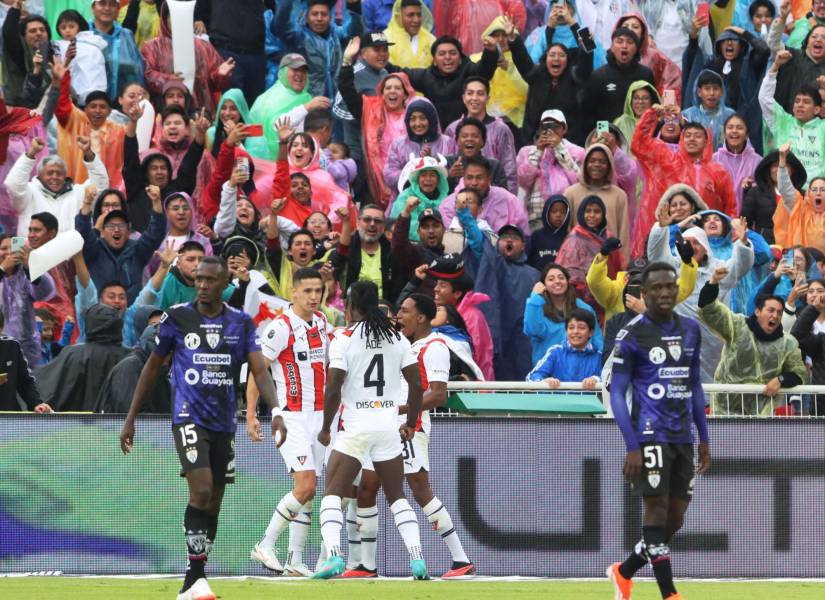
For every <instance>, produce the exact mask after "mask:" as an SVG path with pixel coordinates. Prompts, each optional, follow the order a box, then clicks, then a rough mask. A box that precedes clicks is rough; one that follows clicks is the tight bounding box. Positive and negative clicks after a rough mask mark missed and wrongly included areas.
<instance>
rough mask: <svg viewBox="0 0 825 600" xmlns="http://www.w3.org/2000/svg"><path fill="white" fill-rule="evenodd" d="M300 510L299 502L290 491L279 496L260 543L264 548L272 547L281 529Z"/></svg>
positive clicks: (284, 527)
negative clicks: (279, 499)
mask: <svg viewBox="0 0 825 600" xmlns="http://www.w3.org/2000/svg"><path fill="white" fill-rule="evenodd" d="M300 512H301V503H300V502H298V499H297V498H295V496H294V495H293V494H292V492H289V493H288V494H287V495H286V496H284V497H283V498H281V501H280V502H278V506H276V507H275V512H274V513H272V519H271V520H270V521H269V527H267V528H266V533H265V534H264V538H263V539H262V540H261V544H260V545H261V546H263V547H264V548H274V547H275V542H276V541H277V540H278V537H279V536H280V535H281V533H282V532H283V530H284V529H286V527H287V525H289V523H290V522H291V521H292V520H293V519H294V518H295V517H297V516H298V514H299V513H300Z"/></svg>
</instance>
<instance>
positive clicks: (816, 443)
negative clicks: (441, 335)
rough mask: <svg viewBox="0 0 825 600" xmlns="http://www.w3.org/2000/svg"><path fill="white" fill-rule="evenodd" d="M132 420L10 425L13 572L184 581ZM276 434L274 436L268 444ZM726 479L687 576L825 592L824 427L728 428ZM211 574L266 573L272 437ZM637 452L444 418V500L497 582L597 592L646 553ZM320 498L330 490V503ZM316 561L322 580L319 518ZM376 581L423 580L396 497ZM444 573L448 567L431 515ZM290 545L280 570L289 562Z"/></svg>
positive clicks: (239, 495) (174, 494) (241, 475)
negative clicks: (801, 583) (562, 582)
mask: <svg viewBox="0 0 825 600" xmlns="http://www.w3.org/2000/svg"><path fill="white" fill-rule="evenodd" d="M122 422H123V419H122V417H119V416H80V415H78V416H73V415H61V416H54V417H49V418H36V417H33V416H31V415H11V414H7V415H2V416H0V532H2V533H0V572H28V571H42V570H59V571H63V572H64V573H77V574H80V573H83V574H154V573H181V572H182V570H183V568H184V562H185V546H184V540H183V535H182V533H181V524H182V515H183V510H184V507H185V506H186V485H185V482H184V480H183V479H181V478H180V477H179V474H178V473H179V463H178V459H177V457H176V455H175V453H174V451H173V440H172V432H171V425H170V420H169V418H168V417H148V416H147V417H140V418H139V419H138V424H137V437H136V446H135V448H134V450H133V452H132V454H131V455H129V456H128V457H124V456H123V455H122V454H121V452H120V449H119V444H118V434H119V431H120V427H121V424H122ZM266 429H267V426H266V424H264V430H265V431H266ZM710 433H711V436H712V450H713V466H712V468H711V471H710V472H709V473H708V474H707V475H705V476H703V477H699V478H697V482H696V495H695V499H694V501H693V503H692V506H691V508H690V510H689V512H688V515H687V521H686V524H685V528H684V529H683V531H682V532H681V533H680V534H679V535H678V536H677V538H676V540H675V541H674V543H673V552H674V566H675V571H676V575H677V576H678V577H698V578H703V577H822V576H823V573H825V559H823V555H822V553H821V552H819V551H818V549H819V548H821V544H822V540H823V539H825V514H823V511H822V510H821V502H822V498H823V497H825V421H822V420H816V419H810V420H803V419H793V420H791V419H784V420H783V419H764V420H757V419H734V418H732V419H718V420H712V421H711V423H710ZM236 450H237V452H236V454H237V461H236V462H237V483H236V484H234V485H233V486H231V487H230V489H228V491H227V494H226V497H225V500H224V507H223V511H222V513H221V520H220V527H219V531H218V539H217V543H216V546H215V549H214V551H213V553H212V555H211V556H210V558H209V565H208V572H209V573H210V574H213V575H218V574H222V575H250V574H264V573H265V572H264V570H263V569H262V568H261V567H260V566H259V565H253V564H251V563H250V561H249V551H250V549H251V548H252V546H253V545H254V544H255V542H257V541H258V539H259V538H260V536H261V535H262V533H263V531H264V529H265V528H266V525H267V523H268V521H269V518H270V515H271V512H272V510H273V508H274V507H275V505H276V504H277V502H278V500H279V499H280V497H281V496H282V495H283V494H285V493H286V492H287V491H288V490H289V489H290V484H291V480H290V478H289V477H288V475H287V473H286V471H285V468H284V465H283V462H282V461H281V459H280V456H279V455H278V454H277V452H276V450H275V448H274V445H273V444H272V441H271V438H268V440H267V442H266V443H261V444H253V443H252V442H250V441H249V438H248V437H247V434H246V431H245V425H244V423H243V422H241V423H239V426H238V435H237V439H236ZM623 459H624V447H623V444H622V442H621V439H620V436H619V433H618V431H617V429H616V426H615V424H614V423H613V422H612V421H611V420H609V419H552V418H544V419H537V418H495V417H492V418H491V417H487V418H474V417H447V418H434V419H433V432H432V436H431V450H430V460H431V466H432V472H431V481H432V485H433V489H434V491H435V493H436V494H437V495H438V496H439V497H440V498H441V500H443V501H444V503H445V504H446V505H447V507H448V509H449V510H450V512H451V514H452V518H453V521H454V522H455V525H456V529H457V530H458V532H459V535H460V536H461V540H462V542H463V544H464V547H465V549H466V551H467V554H468V555H469V556H470V557H471V559H472V560H473V561H474V562H475V563H476V565H477V566H478V571H479V573H480V574H483V575H501V576H503V575H525V576H549V577H599V576H601V575H603V573H604V568H605V565H607V564H609V563H610V562H612V561H615V560H618V559H621V558H622V557H624V556H625V555H626V553H627V551H628V550H629V549H630V548H631V547H632V545H633V544H634V543H635V542H636V541H637V539H638V538H639V536H640V516H639V515H640V511H639V501H638V499H637V498H635V497H633V496H631V495H630V494H629V492H628V490H627V487H626V486H625V484H624V483H623V482H622V478H621V466H622V461H623ZM319 493H320V490H319ZM318 504H319V499H316V511H315V514H314V515H313V525H312V532H311V535H310V539H309V544H308V547H307V551H306V554H305V557H306V562H307V563H308V564H310V566H313V565H314V563H315V559H316V557H317V553H318V549H319V542H320V535H319V531H318V520H317V506H318ZM379 506H381V521H380V531H379V546H378V568H379V570H380V572H381V573H382V574H385V575H390V576H405V575H408V574H409V570H408V559H407V555H406V552H405V550H404V548H403V545H402V542H401V539H400V536H399V535H398V532H397V531H396V529H395V527H394V525H393V523H392V519H391V516H389V515H388V510H387V509H386V506H385V503H384V502H383V498H380V499H379ZM419 522H420V525H421V538H422V542H423V545H424V555H425V557H426V559H427V562H428V564H429V566H430V570H431V572H432V573H434V574H440V573H441V572H443V571H444V570H446V569H447V568H448V567H449V564H450V563H449V554H448V552H447V549H446V547H445V545H444V544H443V543H442V541H441V540H440V538H439V537H438V536H437V535H436V534H435V533H434V532H433V531H432V530H431V529H430V527H429V526H428V523H427V522H426V519H425V518H424V517H423V515H422V514H421V513H420V511H419ZM286 541H287V538H286V534H285V535H284V536H283V537H282V539H281V540H280V543H279V551H280V552H279V554H280V556H281V557H282V558H284V557H285V555H286Z"/></svg>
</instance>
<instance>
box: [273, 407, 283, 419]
mask: <svg viewBox="0 0 825 600" xmlns="http://www.w3.org/2000/svg"><path fill="white" fill-rule="evenodd" d="M281 416H283V411H282V410H281V407H280V406H276V407H275V408H273V409H272V418H273V419H274V418H275V417H281Z"/></svg>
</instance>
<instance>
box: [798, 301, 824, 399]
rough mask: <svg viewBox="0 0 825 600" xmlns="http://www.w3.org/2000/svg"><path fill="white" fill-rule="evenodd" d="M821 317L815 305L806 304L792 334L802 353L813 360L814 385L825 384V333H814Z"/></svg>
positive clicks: (812, 379) (812, 374)
mask: <svg viewBox="0 0 825 600" xmlns="http://www.w3.org/2000/svg"><path fill="white" fill-rule="evenodd" d="M818 318H819V311H818V310H817V309H816V307H815V306H806V307H805V308H803V309H802V310H801V311H800V312H799V313H798V314H797V317H796V323H794V326H793V329H791V335H793V336H794V337H795V338H796V339H797V341H798V342H799V349H800V350H801V351H802V354H804V355H805V356H809V357H810V358H811V359H812V360H811V362H812V363H813V367H812V368H811V383H812V384H813V385H823V384H825V335H823V334H822V333H814V331H813V328H814V323H816V320H817V319H818Z"/></svg>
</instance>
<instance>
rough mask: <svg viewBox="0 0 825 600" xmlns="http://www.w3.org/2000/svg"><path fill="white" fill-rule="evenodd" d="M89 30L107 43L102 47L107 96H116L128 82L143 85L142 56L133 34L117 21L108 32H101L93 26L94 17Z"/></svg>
mask: <svg viewBox="0 0 825 600" xmlns="http://www.w3.org/2000/svg"><path fill="white" fill-rule="evenodd" d="M89 30H90V31H91V32H92V33H94V34H95V35H99V36H100V37H102V38H103V39H104V40H105V41H106V43H107V46H106V48H104V49H103V58H105V59H106V72H107V74H108V75H109V89H108V90H107V92H108V93H109V98H112V99H115V98H117V97H118V94H120V91H121V90H123V89H124V88H125V87H126V86H127V85H129V84H130V83H139V84H140V85H143V70H144V66H143V58H141V56H140V51H139V50H138V47H137V44H135V37H134V34H132V32H131V31H129V30H128V29H124V28H123V27H121V25H120V23H118V22H117V21H112V30H111V32H110V33H103V32H102V31H98V30H97V29H96V28H95V22H94V19H91V20H89Z"/></svg>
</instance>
